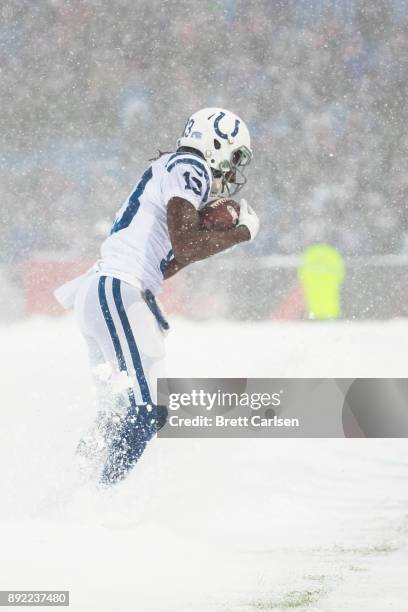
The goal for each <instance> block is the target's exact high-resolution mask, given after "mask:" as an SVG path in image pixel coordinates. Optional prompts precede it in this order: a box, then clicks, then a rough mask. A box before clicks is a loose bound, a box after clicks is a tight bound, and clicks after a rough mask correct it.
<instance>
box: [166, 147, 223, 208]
mask: <svg viewBox="0 0 408 612" xmlns="http://www.w3.org/2000/svg"><path fill="white" fill-rule="evenodd" d="M162 189H163V195H164V199H165V202H166V204H167V202H168V201H169V200H170V199H171V198H174V197H179V198H184V199H185V200H188V201H189V202H191V204H192V205H193V206H194V208H196V209H197V210H198V209H199V208H201V206H202V205H203V204H204V203H205V202H206V201H207V200H208V196H209V195H210V190H211V175H210V171H209V168H208V166H207V165H206V164H205V163H204V162H203V161H201V160H199V159H198V158H197V159H196V158H193V157H188V155H187V156H178V155H175V156H174V157H173V158H170V159H169V161H168V162H167V164H166V169H165V172H164V177H163V183H162Z"/></svg>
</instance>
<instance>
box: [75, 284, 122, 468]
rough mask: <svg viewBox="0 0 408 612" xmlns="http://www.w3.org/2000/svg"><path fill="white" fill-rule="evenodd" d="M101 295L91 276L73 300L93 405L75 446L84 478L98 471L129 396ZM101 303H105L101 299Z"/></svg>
mask: <svg viewBox="0 0 408 612" xmlns="http://www.w3.org/2000/svg"><path fill="white" fill-rule="evenodd" d="M104 293H105V290H104V287H103V294H104ZM101 296H102V293H101V283H100V278H99V276H98V275H95V276H94V277H92V278H89V279H87V280H86V281H85V282H84V284H83V285H82V287H81V288H80V290H79V291H78V293H77V296H76V301H75V315H76V318H77V321H78V323H79V326H80V329H81V331H82V334H83V337H84V339H85V341H86V343H87V345H88V350H89V358H90V365H91V372H92V378H93V383H94V389H95V393H96V403H97V407H96V411H95V412H96V416H95V418H94V420H93V422H92V425H91V426H90V427H89V428H88V430H87V431H86V433H85V434H84V435H83V436H82V438H81V440H80V442H79V444H78V447H77V455H78V457H79V462H80V467H81V470H82V472H83V473H84V474H85V475H87V476H88V477H89V476H93V475H94V474H95V472H96V470H98V469H99V470H100V469H101V465H103V463H104V462H105V460H106V456H107V453H108V449H109V447H110V444H111V442H112V439H113V437H114V435H115V433H116V429H117V428H118V427H119V425H120V422H121V420H122V419H123V417H124V416H125V415H126V413H127V410H128V407H129V402H130V397H129V396H130V394H131V393H133V390H132V388H131V387H132V383H131V381H130V379H129V378H128V375H127V370H126V364H125V359H124V357H123V356H122V353H121V352H120V347H119V345H118V338H117V337H116V336H115V335H114V337H113V339H112V325H113V322H112V323H111V321H110V317H109V315H108V310H107V309H108V308H109V306H104V311H103V310H102V307H101ZM102 303H103V304H104V303H105V297H103V296H102ZM110 307H112V304H110ZM106 319H108V321H109V326H108V325H107V323H106ZM118 355H119V358H118Z"/></svg>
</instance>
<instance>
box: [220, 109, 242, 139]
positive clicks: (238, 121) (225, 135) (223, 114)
mask: <svg viewBox="0 0 408 612" xmlns="http://www.w3.org/2000/svg"><path fill="white" fill-rule="evenodd" d="M223 117H225V113H223V112H221V113H220V114H219V115H218V117H216V119H215V121H214V130H215V133H216V134H217V135H218V136H219V137H220V138H224V140H227V138H228V134H224V132H221V130H220V128H219V127H218V124H219V122H220V121H221V119H222V118H223ZM240 123H241V122H240V120H239V119H235V127H234V130H233V132H231V136H232V138H234V137H235V136H236V135H237V134H238V131H239V124H240Z"/></svg>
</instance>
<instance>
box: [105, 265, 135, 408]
mask: <svg viewBox="0 0 408 612" xmlns="http://www.w3.org/2000/svg"><path fill="white" fill-rule="evenodd" d="M98 296H99V303H100V305H101V310H102V314H103V318H104V319H105V323H106V326H107V328H108V330H109V334H110V337H111V339H112V344H113V348H114V349H115V354H116V359H117V360H118V366H119V370H120V371H121V372H126V373H127V374H128V370H127V367H126V361H125V356H124V354H123V351H122V347H121V345H120V340H119V336H118V333H117V331H116V327H115V323H114V322H113V319H112V315H111V313H110V310H109V305H108V300H107V299H106V276H101V277H100V279H99V284H98ZM129 400H130V403H131V405H132V406H135V405H136V402H135V396H134V392H133V389H129Z"/></svg>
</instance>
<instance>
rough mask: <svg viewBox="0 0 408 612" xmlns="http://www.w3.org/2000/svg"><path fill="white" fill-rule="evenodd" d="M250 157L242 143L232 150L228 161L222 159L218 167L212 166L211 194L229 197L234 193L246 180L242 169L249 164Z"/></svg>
mask: <svg viewBox="0 0 408 612" xmlns="http://www.w3.org/2000/svg"><path fill="white" fill-rule="evenodd" d="M251 159H252V152H251V151H250V150H249V149H248V147H246V146H245V145H242V146H240V147H238V148H237V149H235V150H234V151H232V153H231V157H230V160H229V161H228V160H223V161H221V162H220V163H219V169H214V168H212V174H213V185H212V189H211V194H212V195H217V196H226V195H227V196H229V197H231V196H234V195H236V194H237V193H238V192H239V191H240V190H241V189H242V188H243V187H244V185H245V184H246V182H247V177H246V175H245V172H244V169H245V167H247V166H249V164H250V163H251Z"/></svg>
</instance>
